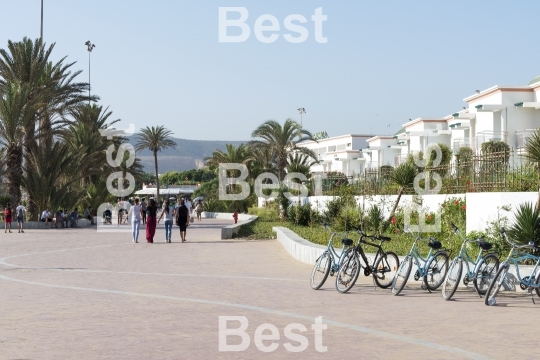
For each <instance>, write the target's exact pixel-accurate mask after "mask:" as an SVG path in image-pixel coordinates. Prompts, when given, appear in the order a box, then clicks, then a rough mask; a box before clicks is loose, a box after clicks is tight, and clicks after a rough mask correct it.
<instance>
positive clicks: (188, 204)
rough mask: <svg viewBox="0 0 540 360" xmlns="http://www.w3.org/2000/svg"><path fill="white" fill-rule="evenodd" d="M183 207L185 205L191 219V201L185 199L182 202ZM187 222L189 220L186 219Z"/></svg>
mask: <svg viewBox="0 0 540 360" xmlns="http://www.w3.org/2000/svg"><path fill="white" fill-rule="evenodd" d="M184 205H186V207H187V209H188V217H189V218H191V210H192V209H191V201H189V198H186V201H185V202H184ZM188 220H189V219H188Z"/></svg>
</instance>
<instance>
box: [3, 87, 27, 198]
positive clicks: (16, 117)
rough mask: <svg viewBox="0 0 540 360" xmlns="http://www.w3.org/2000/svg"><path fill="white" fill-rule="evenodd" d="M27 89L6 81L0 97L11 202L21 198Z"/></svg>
mask: <svg viewBox="0 0 540 360" xmlns="http://www.w3.org/2000/svg"><path fill="white" fill-rule="evenodd" d="M27 90H28V89H27V87H25V86H20V85H19V84H17V83H8V84H7V86H6V87H5V88H4V91H5V92H4V96H3V97H0V145H3V146H4V147H5V157H6V161H5V163H6V178H7V190H8V193H9V196H10V198H11V203H12V204H18V203H19V201H20V199H21V177H22V173H23V167H22V166H23V149H22V147H23V139H24V124H25V122H26V120H27V117H28V116H29V112H30V111H31V106H30V105H29V104H28V91H27ZM30 116H32V114H31V113H30Z"/></svg>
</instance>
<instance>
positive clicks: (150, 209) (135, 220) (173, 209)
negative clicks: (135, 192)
mask: <svg viewBox="0 0 540 360" xmlns="http://www.w3.org/2000/svg"><path fill="white" fill-rule="evenodd" d="M172 199H173V200H175V199H174V198H172ZM142 200H143V202H140V201H139V199H137V198H136V199H134V200H133V205H132V206H131V207H130V208H129V211H128V213H127V218H130V217H131V229H132V241H133V242H135V243H138V242H139V232H140V226H141V222H142V223H143V224H146V241H147V242H148V243H153V242H154V236H155V233H156V225H157V224H159V222H160V221H161V219H163V218H164V224H165V242H167V243H170V242H171V240H172V226H173V222H174V221H176V225H177V226H178V227H179V228H180V239H181V241H182V242H186V241H187V240H186V233H187V227H188V226H189V223H190V221H192V216H191V213H192V204H191V202H190V201H189V199H187V198H186V199H179V201H177V202H176V204H173V203H172V202H171V200H170V199H167V200H165V201H164V202H163V206H162V207H161V214H160V216H159V219H158V218H157V214H158V204H157V203H156V201H155V200H154V199H150V201H149V203H148V204H146V205H145V206H144V208H145V210H143V204H144V198H143V199H142ZM202 209H203V205H202V201H199V202H198V203H197V204H196V207H195V211H196V212H197V218H198V219H199V220H200V219H201V216H200V213H201V212H202Z"/></svg>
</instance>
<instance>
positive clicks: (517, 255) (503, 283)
mask: <svg viewBox="0 0 540 360" xmlns="http://www.w3.org/2000/svg"><path fill="white" fill-rule="evenodd" d="M501 235H502V236H503V238H504V239H505V240H506V242H507V243H509V244H510V245H511V246H512V248H511V249H510V253H509V254H508V258H506V260H505V261H503V262H502V264H501V266H500V267H499V271H497V274H496V275H495V278H494V279H493V281H492V282H491V284H490V285H489V288H488V290H487V293H486V298H485V300H484V303H485V304H486V305H489V306H493V305H495V304H496V303H497V301H496V300H495V297H496V296H497V294H498V293H499V291H500V290H501V287H504V289H505V290H506V289H513V288H514V286H515V285H517V284H516V280H517V282H519V286H520V288H521V289H522V290H528V291H529V292H530V293H531V296H532V290H533V289H534V290H535V291H536V295H538V296H540V271H538V266H539V264H540V256H537V255H533V254H530V253H528V252H517V251H516V252H514V251H515V250H517V249H528V250H529V251H531V250H537V249H538V247H537V246H536V245H535V243H534V241H530V242H529V243H528V244H527V245H518V244H516V243H514V242H512V241H510V240H509V239H508V236H507V235H506V231H505V230H504V229H501ZM526 260H534V261H535V262H536V264H535V265H534V267H533V269H532V271H531V274H530V275H528V276H525V277H524V278H522V277H521V275H520V274H519V263H520V262H522V261H526ZM510 262H512V263H513V264H514V266H515V267H516V275H517V276H516V277H517V279H511V278H510V277H508V276H507V275H508V271H509V270H510ZM531 299H532V301H533V303H534V298H533V297H531Z"/></svg>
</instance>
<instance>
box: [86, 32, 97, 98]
mask: <svg viewBox="0 0 540 360" xmlns="http://www.w3.org/2000/svg"><path fill="white" fill-rule="evenodd" d="M84 45H86V46H87V47H88V105H89V106H90V54H91V53H92V50H94V48H95V47H96V45H94V44H92V43H91V42H90V40H88V41H87V42H85V43H84Z"/></svg>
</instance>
